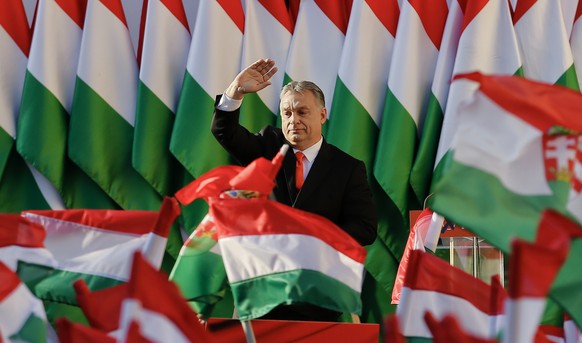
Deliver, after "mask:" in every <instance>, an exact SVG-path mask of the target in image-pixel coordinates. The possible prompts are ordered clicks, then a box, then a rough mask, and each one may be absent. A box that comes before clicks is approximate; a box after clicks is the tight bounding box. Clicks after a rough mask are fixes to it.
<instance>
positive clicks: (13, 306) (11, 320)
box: [0, 262, 52, 343]
mask: <svg viewBox="0 0 582 343" xmlns="http://www.w3.org/2000/svg"><path fill="white" fill-rule="evenodd" d="M49 330H52V329H50V326H49V324H48V322H47V320H46V315H45V312H44V307H43V305H42V302H41V301H40V300H39V299H37V298H35V297H34V295H32V293H30V291H29V290H28V288H27V287H26V285H24V284H23V283H22V282H21V281H20V279H19V278H18V275H16V273H15V272H13V271H12V270H10V268H8V267H7V266H6V265H5V264H4V263H2V262H0V341H4V342H16V341H18V342H31V343H36V342H38V343H41V342H47V339H48V337H50V335H47V334H49Z"/></svg>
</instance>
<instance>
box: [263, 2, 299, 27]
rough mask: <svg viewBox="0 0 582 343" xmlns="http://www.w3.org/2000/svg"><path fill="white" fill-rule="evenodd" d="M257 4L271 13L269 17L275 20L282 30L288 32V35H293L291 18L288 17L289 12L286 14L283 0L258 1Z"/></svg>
mask: <svg viewBox="0 0 582 343" xmlns="http://www.w3.org/2000/svg"><path fill="white" fill-rule="evenodd" d="M259 3H260V4H261V5H263V7H264V8H265V9H266V10H267V11H268V12H269V13H271V15H272V16H273V17H274V18H275V19H277V21H278V22H279V23H281V25H283V27H284V28H286V29H287V31H289V33H291V34H293V22H292V21H291V17H290V16H289V12H287V6H286V5H285V1H283V0H259Z"/></svg>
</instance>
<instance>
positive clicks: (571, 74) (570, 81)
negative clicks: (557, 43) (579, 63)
mask: <svg viewBox="0 0 582 343" xmlns="http://www.w3.org/2000/svg"><path fill="white" fill-rule="evenodd" d="M556 84H557V85H560V86H564V87H568V88H570V89H573V90H575V91H579V90H580V85H579V84H578V77H577V76H576V68H575V67H574V65H573V64H572V65H571V66H570V68H568V69H566V71H565V72H564V74H562V76H560V78H559V79H558V80H557V81H556Z"/></svg>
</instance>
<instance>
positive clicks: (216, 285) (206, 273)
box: [170, 145, 289, 318]
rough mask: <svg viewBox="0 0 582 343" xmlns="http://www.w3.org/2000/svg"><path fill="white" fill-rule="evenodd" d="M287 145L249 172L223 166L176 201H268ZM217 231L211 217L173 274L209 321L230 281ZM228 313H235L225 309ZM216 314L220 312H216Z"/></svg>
mask: <svg viewBox="0 0 582 343" xmlns="http://www.w3.org/2000/svg"><path fill="white" fill-rule="evenodd" d="M288 148H289V147H288V146H287V145H284V146H283V147H282V148H281V152H280V153H279V154H277V155H276V157H275V158H273V160H272V161H268V160H267V159H265V158H259V159H257V160H255V161H253V162H252V163H251V164H249V165H248V166H247V167H246V168H243V167H240V166H221V167H218V168H215V169H213V170H211V171H209V172H207V173H205V174H204V175H202V176H200V177H199V178H198V179H196V180H194V181H193V182H192V183H191V184H189V185H187V186H186V187H184V188H182V189H181V190H180V191H179V192H177V193H176V199H178V200H179V201H180V203H182V204H183V205H188V204H190V203H191V202H192V201H194V200H195V199H198V198H204V199H205V200H206V201H209V198H210V197H220V196H221V197H240V198H250V197H257V196H262V197H266V196H267V195H268V194H270V193H271V190H272V189H273V187H274V182H273V180H274V179H275V176H276V175H277V172H278V170H279V169H280V168H281V164H282V163H283V157H284V155H285V153H286V152H287V150H288ZM217 239H218V237H217V228H216V224H215V222H214V218H213V217H212V216H211V215H209V214H207V215H206V216H205V217H204V219H202V222H201V223H200V224H199V225H198V227H197V228H196V230H194V232H192V234H191V235H190V237H188V239H187V240H186V242H184V245H183V246H182V249H181V250H180V254H179V255H178V260H177V261H176V264H174V268H173V269H172V272H171V274H170V280H172V281H174V282H175V283H176V284H177V285H178V287H180V290H181V291H182V293H183V294H184V297H185V298H186V299H187V300H188V301H189V302H190V303H191V305H192V306H193V308H194V310H196V312H197V313H199V314H201V315H202V316H204V317H206V318H208V317H211V316H214V315H217V314H218V311H221V309H219V305H218V303H219V302H220V301H221V300H223V299H224V298H226V296H227V291H228V290H227V286H228V282H227V278H226V271H225V269H224V264H223V261H222V259H223V257H222V253H221V249H220V247H219V246H218V245H217ZM224 307H225V308H224V311H226V310H228V309H229V310H230V313H229V314H225V315H232V309H230V308H228V309H227V308H226V305H225V306H224ZM213 311H217V312H214V313H213Z"/></svg>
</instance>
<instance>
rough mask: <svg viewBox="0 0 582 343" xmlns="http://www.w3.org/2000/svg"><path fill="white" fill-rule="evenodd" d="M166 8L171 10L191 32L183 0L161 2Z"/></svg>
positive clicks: (163, 0) (164, 0) (162, 0)
mask: <svg viewBox="0 0 582 343" xmlns="http://www.w3.org/2000/svg"><path fill="white" fill-rule="evenodd" d="M160 1H161V2H162V4H164V6H166V7H167V8H168V10H170V12H171V13H172V14H173V15H174V17H176V19H178V21H179V22H180V23H182V25H184V27H185V28H186V30H188V32H190V26H189V25H188V18H187V17H186V11H185V10H184V5H183V4H182V0H160Z"/></svg>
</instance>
